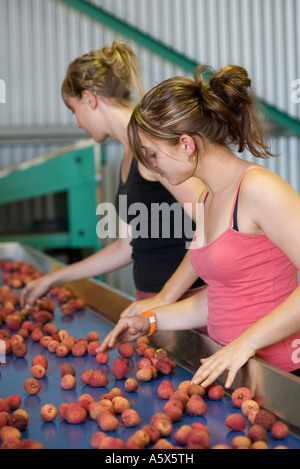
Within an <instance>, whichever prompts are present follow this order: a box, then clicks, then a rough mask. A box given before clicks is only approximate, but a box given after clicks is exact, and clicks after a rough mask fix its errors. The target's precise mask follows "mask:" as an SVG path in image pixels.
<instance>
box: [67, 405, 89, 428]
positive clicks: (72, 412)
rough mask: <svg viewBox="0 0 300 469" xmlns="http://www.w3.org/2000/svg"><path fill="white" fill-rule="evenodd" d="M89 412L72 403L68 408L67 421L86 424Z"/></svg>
mask: <svg viewBox="0 0 300 469" xmlns="http://www.w3.org/2000/svg"><path fill="white" fill-rule="evenodd" d="M86 418H87V411H86V410H85V409H84V408H83V407H82V406H81V405H80V404H77V403H70V404H68V406H67V408H66V414H65V419H66V421H67V422H68V423H73V424H79V423H83V422H85V420H86Z"/></svg>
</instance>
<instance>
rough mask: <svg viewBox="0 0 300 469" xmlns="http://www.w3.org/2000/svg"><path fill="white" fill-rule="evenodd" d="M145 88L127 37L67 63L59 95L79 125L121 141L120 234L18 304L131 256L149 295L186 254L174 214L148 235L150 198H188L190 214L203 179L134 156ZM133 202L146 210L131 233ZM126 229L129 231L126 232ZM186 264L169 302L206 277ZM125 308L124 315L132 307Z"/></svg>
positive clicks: (142, 290) (33, 287)
mask: <svg viewBox="0 0 300 469" xmlns="http://www.w3.org/2000/svg"><path fill="white" fill-rule="evenodd" d="M142 92H143V85H142V81H141V77H140V72H139V67H138V63H137V57H136V56H135V54H134V53H133V51H132V50H131V49H130V48H129V47H128V46H127V45H126V44H123V43H119V42H117V41H114V43H113V45H112V47H103V48H102V49H100V50H93V51H91V52H90V53H88V54H84V55H83V56H81V57H78V58H77V59H75V60H74V61H73V62H71V63H70V65H69V67H68V70H67V75H66V78H65V80H64V82H63V85H62V97H63V99H64V102H65V104H66V105H67V106H68V107H69V109H71V111H72V112H74V113H75V115H76V119H77V125H78V127H82V128H84V129H85V130H86V131H87V132H88V133H89V134H90V135H91V137H92V138H93V139H94V140H95V141H96V142H103V141H104V140H106V139H107V138H108V137H112V138H113V139H115V140H116V141H117V142H119V143H120V144H121V145H122V146H123V147H124V155H123V161H122V165H121V174H120V186H119V191H118V194H117V200H116V204H117V209H118V211H119V218H120V223H119V227H120V232H119V238H118V239H116V240H115V241H113V242H112V243H111V244H109V245H108V246H106V247H105V248H103V249H101V250H100V251H99V252H97V253H95V254H93V255H92V256H90V257H88V258H86V259H84V260H82V261H80V262H77V263H74V264H72V265H69V266H66V267H64V268H63V269H60V270H59V271H56V272H51V273H49V274H47V275H44V276H43V277H41V278H40V279H38V280H37V281H33V282H31V283H29V284H28V285H27V286H26V287H25V289H24V290H23V292H22V295H21V303H22V304H23V305H25V303H27V304H28V305H29V306H30V305H32V304H33V303H34V302H35V301H36V300H37V299H38V298H39V297H41V296H43V295H44V294H45V293H46V292H47V291H49V290H50V289H51V288H52V287H54V286H57V285H60V284H63V283H66V282H73V281H76V280H80V279H83V278H89V277H96V276H99V275H103V274H105V273H108V272H112V271H115V270H117V269H119V268H121V267H124V266H126V265H129V264H131V263H133V272H134V282H135V286H136V289H137V292H138V294H137V298H140V297H142V296H143V295H145V296H153V295H155V294H157V293H158V292H160V290H161V289H162V288H163V286H164V284H165V283H166V282H167V281H168V280H169V278H170V277H171V276H172V274H173V273H174V272H175V271H176V269H177V267H178V266H179V265H180V263H181V261H182V260H183V259H184V257H185V255H186V254H187V257H188V256H189V252H188V250H187V246H186V243H187V241H188V239H187V237H186V236H185V235H184V233H183V235H181V236H180V237H178V236H176V233H175V234H174V232H175V229H176V225H177V222H178V220H177V219H176V217H175V218H174V219H173V220H171V222H170V234H169V235H168V236H167V237H162V236H161V233H160V232H159V231H158V233H156V234H155V236H153V237H152V236H151V227H152V226H153V225H154V223H156V221H157V220H155V219H154V218H153V213H152V210H151V209H152V204H163V203H165V204H167V205H168V206H172V204H174V203H176V204H177V205H179V204H180V205H181V207H182V206H183V205H185V204H187V205H186V207H187V208H189V209H190V212H189V215H190V217H191V218H192V219H194V220H195V215H193V214H194V213H196V211H195V205H193V204H194V203H195V204H196V203H197V200H198V198H199V194H200V193H201V192H202V190H203V187H204V186H203V184H202V183H201V182H200V181H199V180H197V179H196V178H192V179H191V180H190V181H187V182H186V183H184V184H182V185H181V186H171V185H170V184H169V183H168V182H167V180H166V179H163V177H162V176H161V175H158V174H156V173H154V172H152V171H150V170H149V169H146V168H145V167H143V166H142V165H141V163H137V161H136V160H135V159H134V157H133V155H132V152H131V149H130V145H129V140H128V134H127V127H128V123H129V120H130V117H131V114H132V111H133V107H134V105H135V102H136V101H137V99H138V100H139V99H140V97H141V95H142V94H143V93H142ZM121 196H123V197H126V201H127V211H125V213H124V210H120V203H119V202H120V200H122V201H123V199H122V198H121V199H120V197H121ZM134 204H142V206H143V207H145V210H146V212H147V217H146V219H144V220H142V223H145V224H147V225H148V228H149V230H148V232H147V233H146V235H143V236H142V235H139V233H138V231H137V230H136V232H135V233H133V231H134V230H132V227H131V226H129V225H130V223H131V222H136V218H137V217H132V215H130V211H131V212H132V209H133V208H134V207H135V205H134ZM181 207H180V210H181V212H182V208H181ZM186 207H185V208H186ZM121 208H122V207H121ZM164 213H165V212H164ZM180 216H182V213H181V214H180ZM179 218H180V217H179ZM142 228H144V226H143V227H142ZM95 229H96V227H95ZM130 232H131V235H130V234H128V233H130ZM149 234H150V236H149ZM185 264H186V266H187V272H188V274H187V275H186V276H185V280H184V281H183V277H182V275H180V276H179V277H178V280H176V277H175V280H176V282H175V287H176V288H175V289H174V290H173V291H172V297H170V299H169V302H173V301H176V300H177V299H178V298H179V297H181V296H182V295H183V294H184V293H185V291H186V290H187V289H189V288H190V287H191V286H193V288H194V290H192V293H193V292H194V291H196V289H197V288H196V287H201V286H202V285H203V284H204V282H203V281H202V280H199V279H198V277H197V275H195V273H194V272H192V271H191V269H190V267H189V262H184V263H183V267H182V270H181V272H183V273H184V271H185V267H184V265H185ZM195 282H196V283H195ZM138 295H140V296H138ZM27 297H28V298H27ZM150 301H151V300H150ZM125 314H129V311H127V312H126V313H125Z"/></svg>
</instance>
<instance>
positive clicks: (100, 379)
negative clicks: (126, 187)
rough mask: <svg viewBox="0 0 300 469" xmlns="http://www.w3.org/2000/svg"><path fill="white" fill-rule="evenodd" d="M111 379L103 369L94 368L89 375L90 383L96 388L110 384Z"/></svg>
mask: <svg viewBox="0 0 300 469" xmlns="http://www.w3.org/2000/svg"><path fill="white" fill-rule="evenodd" d="M108 382H109V379H108V377H107V376H106V374H105V373H103V371H101V370H94V371H93V373H92V374H91V376H90V377H89V381H88V384H89V385H90V386H92V387H94V388H101V387H104V386H106V385H107V384H108Z"/></svg>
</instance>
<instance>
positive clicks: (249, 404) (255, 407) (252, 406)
mask: <svg viewBox="0 0 300 469" xmlns="http://www.w3.org/2000/svg"><path fill="white" fill-rule="evenodd" d="M259 409H260V407H259V404H258V402H256V401H254V400H253V399H249V400H247V401H244V402H243V404H242V406H241V410H242V412H243V414H244V415H246V416H247V417H248V415H249V414H250V412H253V411H256V412H258V411H259Z"/></svg>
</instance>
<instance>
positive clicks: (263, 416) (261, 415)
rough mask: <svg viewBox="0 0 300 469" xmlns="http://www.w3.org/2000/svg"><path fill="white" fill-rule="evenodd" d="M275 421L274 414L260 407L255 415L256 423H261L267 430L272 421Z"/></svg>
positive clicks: (269, 428)
mask: <svg viewBox="0 0 300 469" xmlns="http://www.w3.org/2000/svg"><path fill="white" fill-rule="evenodd" d="M276 421H277V419H276V417H275V415H274V414H271V412H269V411H268V410H264V409H261V410H259V411H258V412H257V414H256V416H255V423H256V425H261V426H262V427H264V428H265V429H266V430H267V431H269V430H271V428H272V426H273V425H274V423H275V422H276Z"/></svg>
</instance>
